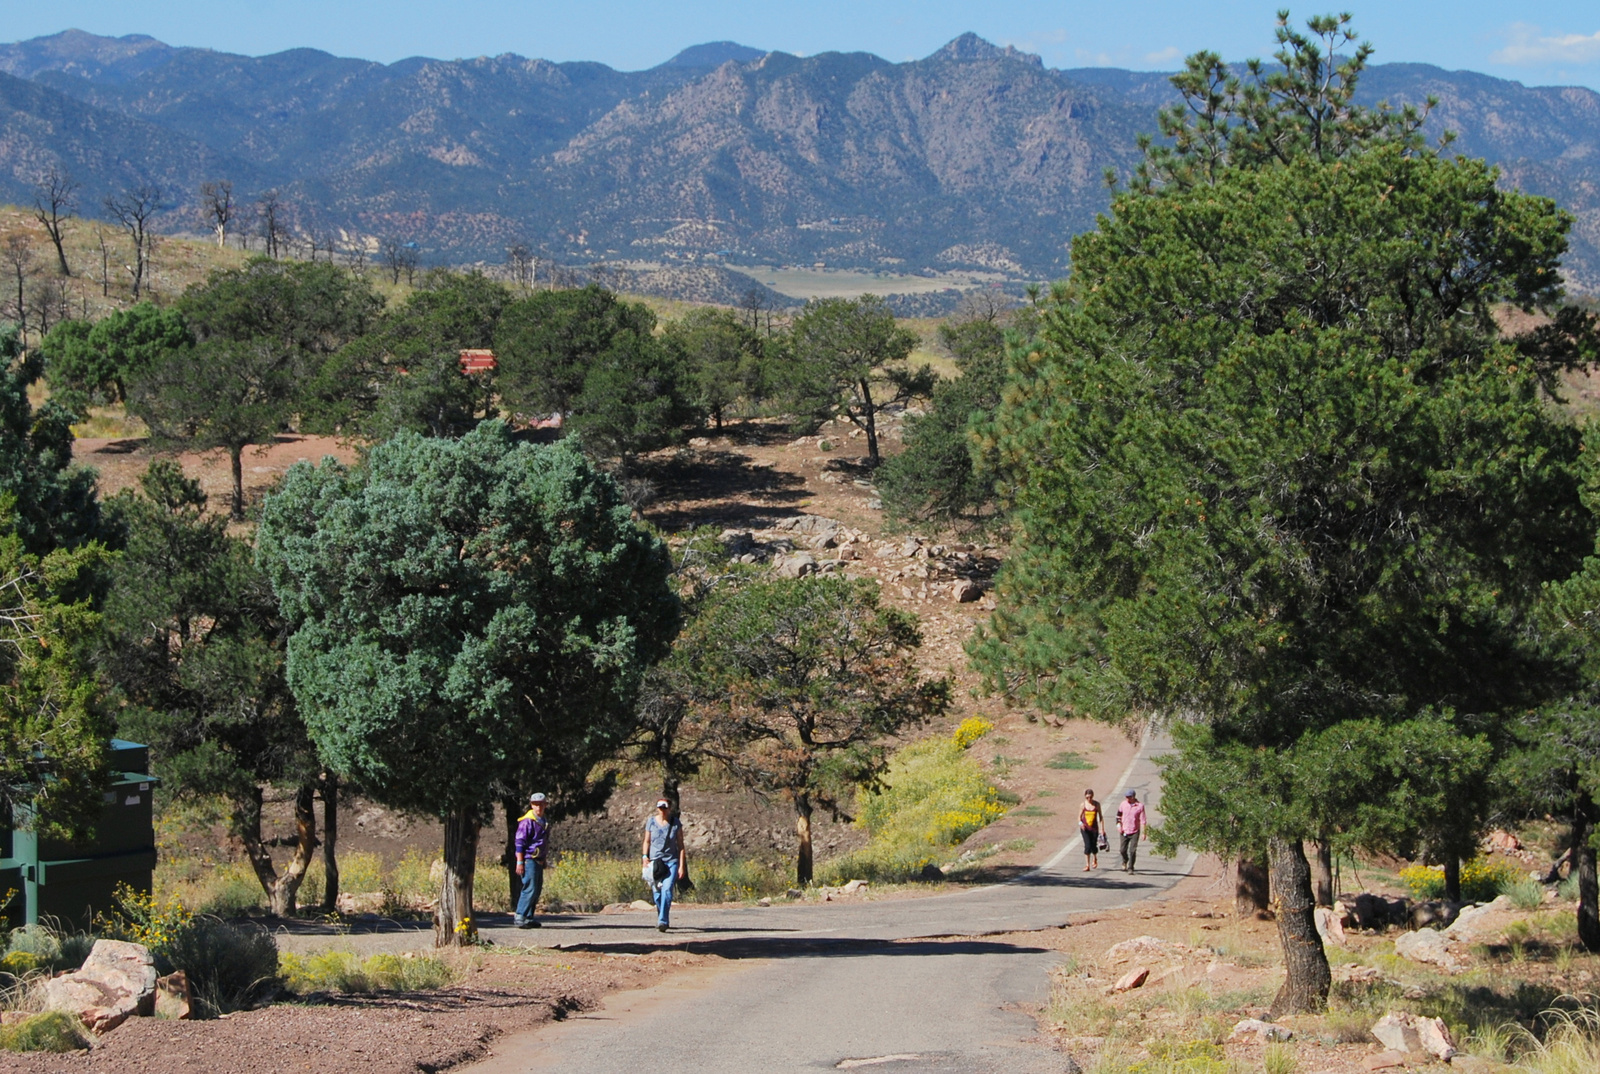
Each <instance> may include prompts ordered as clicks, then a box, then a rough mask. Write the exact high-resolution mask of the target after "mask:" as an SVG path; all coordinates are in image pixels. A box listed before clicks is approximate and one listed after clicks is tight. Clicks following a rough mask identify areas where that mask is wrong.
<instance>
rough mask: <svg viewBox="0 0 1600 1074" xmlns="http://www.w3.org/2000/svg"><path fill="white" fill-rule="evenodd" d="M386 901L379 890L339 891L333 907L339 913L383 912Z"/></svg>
mask: <svg viewBox="0 0 1600 1074" xmlns="http://www.w3.org/2000/svg"><path fill="white" fill-rule="evenodd" d="M435 883H438V881H436V882H435ZM387 902H388V900H387V899H385V898H384V894H383V892H381V891H341V892H339V897H338V899H336V900H335V901H334V908H335V909H337V910H338V911H339V912H340V913H341V914H377V913H382V912H383V908H384V906H385V905H387Z"/></svg>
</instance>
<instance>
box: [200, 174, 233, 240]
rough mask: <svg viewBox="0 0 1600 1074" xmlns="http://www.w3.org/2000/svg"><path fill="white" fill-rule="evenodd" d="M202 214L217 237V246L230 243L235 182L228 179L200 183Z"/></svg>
mask: <svg viewBox="0 0 1600 1074" xmlns="http://www.w3.org/2000/svg"><path fill="white" fill-rule="evenodd" d="M200 216H201V218H202V219H203V220H204V221H205V224H206V226H207V227H209V228H210V229H211V233H212V234H213V235H215V236H216V237H217V247H218V249H221V248H222V247H224V246H226V245H227V244H228V225H229V224H231V223H233V218H234V216H235V210H234V204H233V184H232V183H231V182H229V181H228V180H226V179H221V180H218V181H217V182H215V183H201V184H200Z"/></svg>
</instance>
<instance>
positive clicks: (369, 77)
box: [0, 31, 1600, 292]
mask: <svg viewBox="0 0 1600 1074" xmlns="http://www.w3.org/2000/svg"><path fill="white" fill-rule="evenodd" d="M1430 95H1432V96H1435V97H1437V98H1438V100H1439V104H1438V107H1437V108H1436V109H1435V110H1434V112H1433V115H1432V118H1431V119H1430V121H1429V126H1430V132H1431V133H1432V134H1434V135H1437V134H1439V133H1442V132H1443V131H1444V130H1447V129H1448V130H1453V131H1455V132H1457V134H1458V139H1457V141H1456V142H1455V144H1454V146H1455V150H1456V151H1460V152H1465V153H1470V154H1474V155H1480V156H1483V157H1486V158H1487V159H1489V160H1491V161H1493V162H1495V163H1496V164H1498V165H1499V166H1500V167H1501V169H1502V171H1503V173H1504V176H1505V179H1506V182H1508V183H1511V184H1515V185H1517V186H1520V187H1522V188H1523V189H1526V190H1529V191H1532V192H1535V193H1539V194H1544V195H1547V196H1550V197H1553V198H1555V199H1556V200H1557V201H1558V202H1560V203H1561V204H1562V205H1564V206H1565V207H1566V208H1567V209H1569V210H1570V211H1572V212H1573V213H1574V215H1575V216H1576V217H1577V222H1576V225H1575V227H1574V235H1573V248H1572V252H1571V255H1570V256H1569V259H1568V264H1567V268H1568V273H1569V276H1570V277H1571V279H1572V281H1573V283H1574V285H1575V286H1576V287H1577V288H1579V289H1582V290H1586V291H1590V292H1600V94H1597V93H1595V92H1594V91H1592V90H1588V89H1583V88H1575V87H1567V88H1545V87H1527V86H1523V85H1521V84H1520V83H1516V82H1510V81H1506V80H1503V79H1497V78H1492V77H1489V76H1487V75H1482V74H1477V73H1474V72H1469V71H1445V70H1443V69H1440V68H1436V67H1429V66H1424V65H1418V64H1380V65H1375V66H1373V67H1372V68H1370V69H1369V70H1368V71H1367V73H1366V75H1365V77H1364V79H1363V81H1362V83H1361V96H1362V97H1363V98H1365V99H1367V100H1368V101H1376V100H1379V99H1385V100H1388V101H1390V102H1391V103H1394V104H1399V103H1403V102H1413V103H1420V102H1422V101H1423V100H1424V99H1426V98H1427V97H1428V96H1430ZM1172 96H1173V93H1172V89H1171V86H1170V84H1169V83H1168V82H1167V77H1166V76H1165V75H1163V74H1152V73H1146V72H1133V71H1124V70H1117V69H1104V68H1102V69H1079V70H1055V69H1051V68H1047V67H1045V66H1044V65H1043V64H1042V63H1041V62H1040V60H1039V58H1038V57H1036V56H1033V55H1030V54H1028V53H1024V52H1020V51H1017V50H1016V49H1014V48H1000V47H997V46H995V45H992V44H990V43H988V42H986V41H984V40H982V39H980V38H978V37H976V36H974V35H971V34H967V35H964V36H962V37H959V38H957V39H956V40H954V41H952V42H950V44H948V45H946V46H945V47H944V48H942V49H940V50H939V51H938V52H936V53H934V54H933V55H931V56H929V57H927V58H925V59H921V60H914V61H909V62H905V63H892V62H890V61H887V60H884V59H882V58H880V57H877V56H874V55H870V54H866V53H837V52H830V53H822V54H818V55H815V56H809V57H799V56H792V55H788V54H785V53H781V52H762V51H760V50H757V49H752V48H747V47H745V46H742V45H737V44H734V43H732V42H716V43H711V44H706V45H699V46H695V47H694V48H690V49H687V50H685V51H684V52H682V53H680V54H679V55H677V56H676V57H674V58H673V59H672V60H669V61H668V62H667V63H664V64H661V65H660V66H658V67H653V68H650V69H649V70H645V71H632V72H625V71H617V70H614V69H612V68H610V67H607V66H605V65H604V64H599V63H583V62H568V63H552V62H549V61H546V60H538V59H526V58H524V57H521V56H515V55H509V54H508V55H502V56H495V57H478V58H475V59H465V60H449V61H446V60H434V59H426V58H415V59H408V60H402V61H400V62H398V63H393V64H379V63H372V62H368V61H364V60H356V59H347V58H341V57H336V56H332V55H329V54H328V53H325V52H319V51H316V50H312V49H294V50H290V51H288V52H282V53H277V54H275V55H270V56H262V57H248V56H238V55H231V54H227V53H221V52H213V51H210V50H205V49H194V48H174V47H171V46H168V45H165V44H163V43H161V42H159V41H156V40H154V39H153V38H149V37H143V36H137V35H136V36H130V37H122V38H106V37H97V36H95V35H92V34H87V33H83V32H80V31H67V32H65V33H62V34H57V35H54V36H51V37H43V38H35V39H33V40H31V41H24V42H20V43H16V44H10V45H0V201H12V202H24V203H26V202H28V201H31V199H32V190H33V186H34V184H35V183H36V182H37V181H38V179H39V177H40V175H42V174H43V173H44V171H45V170H47V169H48V168H49V167H50V166H51V165H52V164H54V165H56V166H58V167H62V168H65V169H66V170H68V171H69V172H70V173H71V174H72V175H73V176H74V177H75V178H77V179H78V180H79V181H80V182H81V183H82V184H83V195H82V202H83V205H84V208H85V211H88V212H93V210H94V209H95V208H96V207H97V206H98V205H99V204H100V201H101V199H103V197H104V196H105V195H107V194H111V193H115V192H117V191H119V190H122V189H125V188H127V187H128V186H130V185H133V184H136V183H141V182H148V183H154V184H156V185H158V186H159V187H160V188H161V189H162V190H163V191H164V193H165V196H166V200H167V203H168V204H169V206H170V210H169V211H168V213H167V214H166V216H165V217H164V218H163V223H164V225H165V226H166V227H167V228H169V229H172V230H185V229H187V230H198V229H199V223H198V220H197V219H196V198H197V191H198V188H199V185H200V184H201V183H202V182H205V181H208V180H219V179H228V180H230V181H231V182H232V183H233V184H234V189H235V191H236V192H237V193H239V194H240V195H243V196H244V198H245V199H246V200H248V199H250V198H253V197H255V196H256V195H258V194H260V193H262V192H265V191H267V190H275V191H277V193H278V197H279V200H280V202H281V204H282V205H283V206H284V212H285V214H286V217H287V219H288V220H289V222H290V224H291V226H292V227H295V228H297V229H300V230H302V231H305V232H310V233H317V234H320V235H322V236H326V237H333V236H340V237H341V238H342V240H343V241H345V242H347V243H353V242H365V243H369V244H370V243H373V242H375V241H377V240H380V239H387V238H393V239H397V240H400V241H403V242H415V243H417V244H418V246H419V247H421V248H422V249H423V250H424V251H425V252H426V256H427V257H429V258H432V259H435V260H440V261H451V262H464V261H471V260H480V259H481V260H487V261H494V262H498V261H500V260H503V258H504V256H505V255H504V251H505V249H506V247H507V246H508V245H510V244H512V243H516V242H523V243H527V244H528V245H530V246H532V247H534V248H536V249H543V250H544V251H545V252H546V253H547V254H548V255H549V256H551V257H554V258H556V259H558V260H561V261H565V262H567V263H576V264H582V263H588V262H593V261H601V260H609V261H651V262H660V263H669V264H670V263H675V262H676V263H698V264H702V265H703V264H706V263H715V262H718V261H729V262H734V263H752V264H813V263H817V262H820V263H823V264H824V265H827V266H830V267H853V268H874V269H891V268H892V270H893V271H897V272H907V271H932V270H939V269H946V268H950V269H988V270H992V271H995V272H999V273H1003V274H1005V275H1007V276H1011V277H1016V278H1023V277H1026V278H1040V277H1048V276H1052V275H1059V274H1061V273H1062V272H1064V271H1065V269H1066V267H1067V253H1068V245H1069V243H1070V241H1071V238H1072V236H1073V235H1074V234H1076V233H1078V232H1080V231H1082V230H1085V229H1086V228H1089V227H1092V226H1093V223H1094V217H1095V214H1096V213H1098V212H1101V211H1103V210H1104V209H1105V208H1106V206H1107V204H1108V199H1109V196H1108V193H1107V188H1106V186H1105V183H1104V179H1103V176H1104V173H1105V172H1106V171H1107V170H1108V169H1111V170H1115V171H1117V172H1121V173H1126V172H1127V171H1128V170H1129V169H1130V168H1131V167H1132V166H1133V164H1134V163H1135V162H1136V160H1137V158H1138V150H1137V146H1136V138H1137V136H1138V135H1139V134H1140V133H1141V132H1150V131H1153V130H1154V128H1155V118H1154V113H1155V110H1156V108H1158V107H1159V106H1160V105H1162V104H1164V103H1166V102H1167V101H1168V100H1169V99H1170V98H1171V97H1172Z"/></svg>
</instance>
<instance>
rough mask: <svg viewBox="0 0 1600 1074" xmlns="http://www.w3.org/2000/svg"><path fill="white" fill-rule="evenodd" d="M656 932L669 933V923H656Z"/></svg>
mask: <svg viewBox="0 0 1600 1074" xmlns="http://www.w3.org/2000/svg"><path fill="white" fill-rule="evenodd" d="M656 931H657V932H666V931H667V923H666V922H665V921H659V922H657V923H656Z"/></svg>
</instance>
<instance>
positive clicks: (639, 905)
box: [628, 899, 655, 910]
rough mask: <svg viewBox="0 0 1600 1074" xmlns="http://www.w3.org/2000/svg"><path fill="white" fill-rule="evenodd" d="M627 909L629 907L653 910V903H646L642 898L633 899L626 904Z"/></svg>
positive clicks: (631, 908)
mask: <svg viewBox="0 0 1600 1074" xmlns="http://www.w3.org/2000/svg"><path fill="white" fill-rule="evenodd" d="M628 909H630V910H654V909H655V906H654V904H652V903H648V902H646V901H645V900H643V899H634V900H633V901H632V902H630V903H629V904H628Z"/></svg>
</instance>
